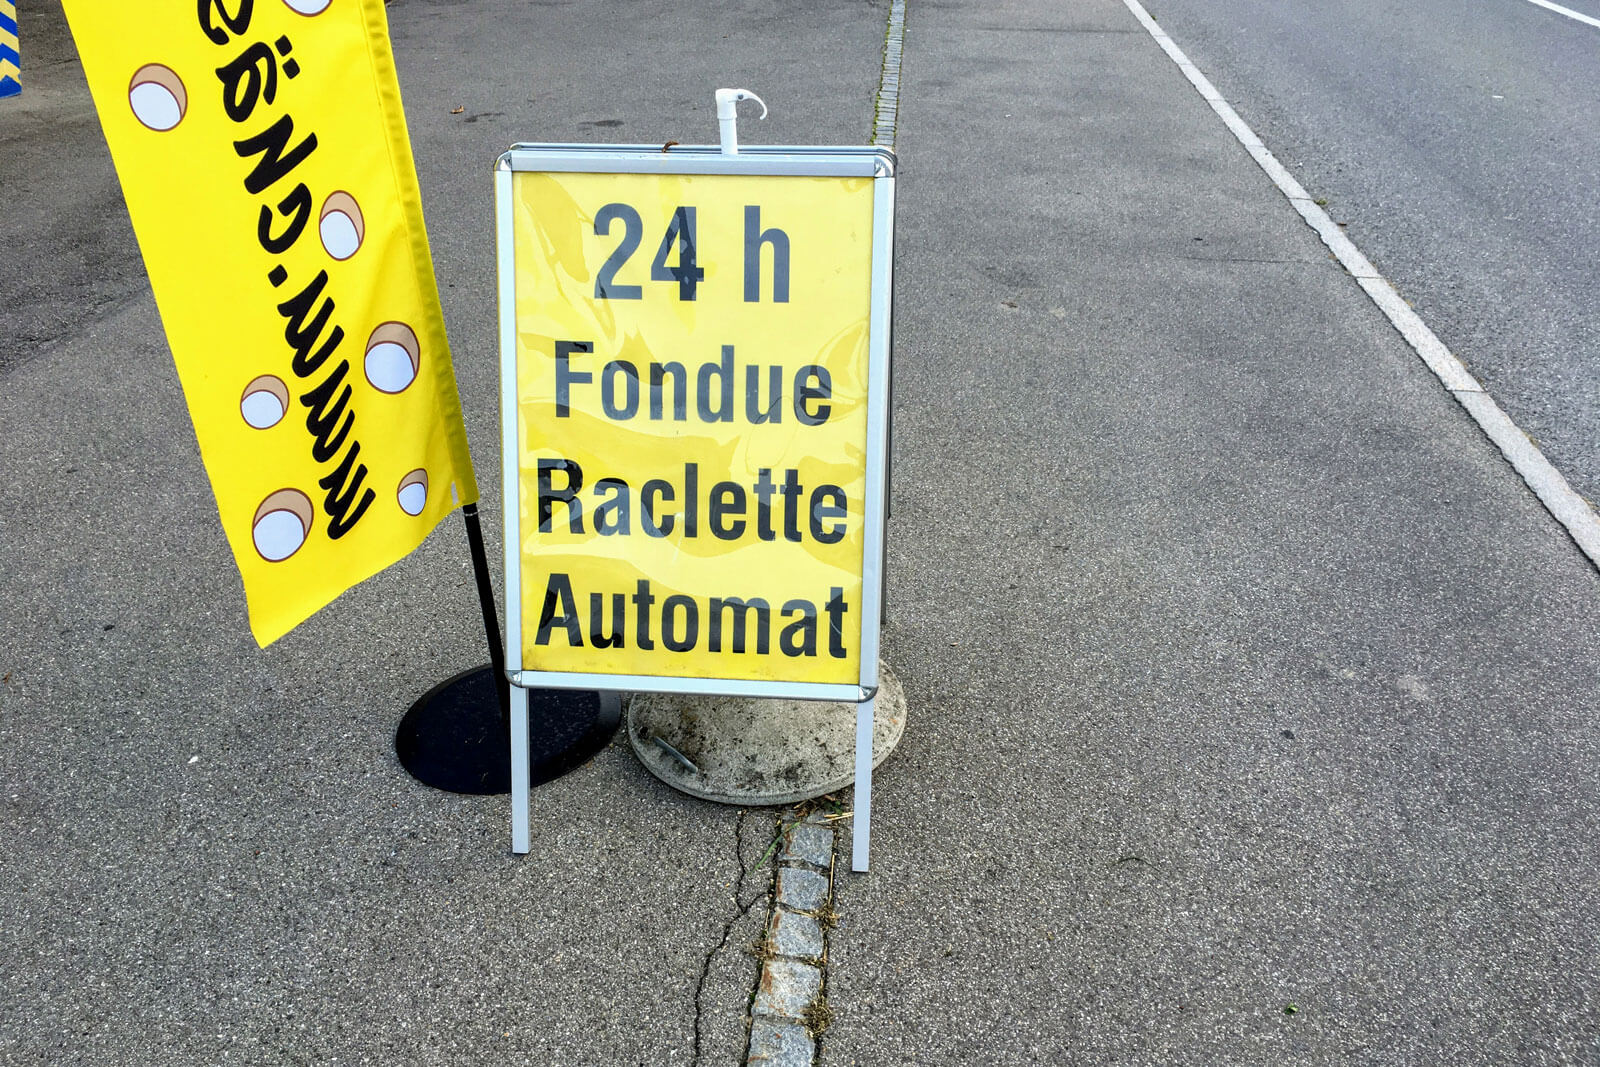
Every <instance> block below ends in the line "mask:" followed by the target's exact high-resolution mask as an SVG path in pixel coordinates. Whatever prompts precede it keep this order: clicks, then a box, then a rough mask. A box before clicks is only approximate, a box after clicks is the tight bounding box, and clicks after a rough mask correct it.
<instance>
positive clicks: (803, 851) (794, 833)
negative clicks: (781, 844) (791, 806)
mask: <svg viewBox="0 0 1600 1067" xmlns="http://www.w3.org/2000/svg"><path fill="white" fill-rule="evenodd" d="M781 858H782V859H783V860H784V861H785V862H788V863H794V862H799V863H809V864H811V865H812V866H813V867H821V868H822V869H823V870H827V869H828V867H829V865H830V864H832V863H833V829H832V828H831V827H827V826H818V825H817V824H816V823H809V822H799V823H795V824H793V825H792V826H791V827H790V828H789V843H788V845H787V846H785V848H784V850H783V856H782V857H781Z"/></svg>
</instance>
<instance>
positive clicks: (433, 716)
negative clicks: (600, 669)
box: [394, 504, 622, 796]
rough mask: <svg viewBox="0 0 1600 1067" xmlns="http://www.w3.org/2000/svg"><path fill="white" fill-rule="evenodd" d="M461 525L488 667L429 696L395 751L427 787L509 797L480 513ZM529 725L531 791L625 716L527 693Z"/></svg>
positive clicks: (608, 706) (593, 748)
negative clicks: (481, 621) (470, 565)
mask: <svg viewBox="0 0 1600 1067" xmlns="http://www.w3.org/2000/svg"><path fill="white" fill-rule="evenodd" d="M461 519H462V522H464V523H465V524H466V527H467V545H468V547H469V548H470V549H471V552H472V574H473V578H474V579H475V580H476V582H477V585H478V603H479V606H480V607H481V608H482V609H483V630H484V636H485V637H486V638H487V639H488V642H489V662H488V664H486V665H485V666H481V667H473V668H472V669H470V670H465V671H462V672H461V673H460V674H457V675H453V676H451V677H449V678H446V679H445V680H444V681H442V682H440V683H439V684H438V685H436V686H434V687H433V688H432V689H430V690H428V691H427V692H426V693H424V694H423V695H422V696H421V697H420V698H419V699H418V700H417V702H416V703H415V704H413V705H411V709H410V710H409V711H407V712H406V713H405V716H404V717H403V718H401V720H400V726H399V728H398V729H397V730H396V731H395V736H394V747H395V753H396V754H397V755H398V756H399V757H400V763H401V765H402V766H403V767H405V769H406V770H407V771H409V772H410V773H411V776H412V777H413V778H415V779H417V781H419V782H422V783H423V784H424V785H430V786H433V787H434V788H435V789H444V790H447V791H449V792H451V793H473V794H477V795H479V796H488V795H492V794H496V793H509V792H511V685H510V682H509V681H508V680H507V679H506V655H505V643H504V641H503V640H502V638H501V634H500V613H499V611H498V609H497V608H496V607H495V601H494V586H493V585H492V584H491V583H490V581H489V557H488V554H487V553H486V552H484V549H483V528H482V526H480V525H479V523H478V505H477V504H467V505H465V506H463V507H462V509H461ZM507 610H508V611H514V610H516V605H507ZM528 717H529V724H528V733H529V737H530V741H529V746H530V748H531V749H532V751H531V752H530V753H529V761H528V765H529V772H530V775H529V776H530V778H531V779H532V781H531V783H530V784H532V785H538V784H540V783H542V782H548V781H550V780H552V779H554V778H559V777H561V776H562V775H563V774H566V773H567V772H568V771H570V770H573V769H575V768H577V767H580V766H582V765H583V764H584V763H587V762H588V761H589V760H590V759H591V758H593V756H594V755H595V753H597V752H599V751H600V750H601V749H602V748H604V747H605V746H606V744H607V743H608V742H609V741H610V740H611V735H612V734H614V733H616V731H617V725H618V724H619V723H620V722H621V721H622V708H621V702H620V701H619V700H617V699H616V697H615V696H614V695H613V694H608V693H598V692H595V691H593V690H581V689H530V690H529V691H528Z"/></svg>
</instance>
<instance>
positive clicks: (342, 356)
mask: <svg viewBox="0 0 1600 1067" xmlns="http://www.w3.org/2000/svg"><path fill="white" fill-rule="evenodd" d="M66 7H67V15H68V17H69V19H70V20H71V24H72V31H73V36H74V39H75V40H76V42H77V46H78V51H79V54H80V55H81V56H82V58H83V66H84V72H85V74H86V75H87V77H88V82H89V88H90V90H91V92H92V93H93V95H94V101H95V106H96V108H97V110H98V111H99V113H100V122H101V125H102V126H103V128H104V130H105V135H106V142H107V143H108V144H109V145H110V148H111V154H112V157H113V159H114V160H115V161H116V165H117V172H118V174H119V175H120V176H121V179H122V189H123V193H124V195H125V197H126V199H127V204H128V213H129V215H130V216H131V217H132V219H133V227H134V230H135V232H136V233H137V235H138V238H139V246H140V249H141V250H142V251H143V253H144V261H145V266H146V268H147V270H148V272H149V275H150V284H151V287H152V289H153V290H154V293H155V298H156V303H157V305H158V306H159V307H160V309H161V319H162V323H163V325H164V326H165V327H166V334H167V341H168V343H169V345H170V346H171V349H172V355H173V359H174V360H175V361H176V363H177V367H178V373H179V377H180V378H181V379H182V382H183V390H184V394H185V396H186V397H187V399H188V403H189V410H190V414H191V416H192V417H193V419H194V428H195V435H196V437H197V438H198V439H199V444H200V453H201V456H202V457H203V458H204V460H205V464H206V469H207V471H208V472H209V474H210V476H211V485H212V489H213V491H214V492H215V494H216V498H217V506H218V510H219V511H220V513H221V517H222V528H223V530H224V531H225V533H226V534H227V537H228V540H229V542H230V543H231V545H232V547H233V551H234V557H235V559H236V560H237V561H238V565H239V571H240V574H241V575H242V577H243V579H244V587H245V594H246V597H247V599H248V601H249V607H250V625H251V627H252V629H253V630H254V632H255V635H256V637H257V639H258V640H259V641H260V642H261V643H262V644H267V643H270V642H271V641H273V640H276V639H277V638H278V637H280V636H282V635H283V634H284V633H285V632H287V631H288V630H289V629H290V628H292V627H293V626H295V625H296V624H297V623H299V622H300V621H301V620H303V619H304V618H306V617H307V616H308V615H310V614H311V613H312V612H314V611H316V610H317V609H318V608H320V607H322V606H323V605H324V604H326V603H328V602H329V601H330V600H332V599H333V598H334V597H336V596H338V595H339V593H341V592H342V591H343V590H345V589H347V588H349V587H350V586H351V585H354V584H355V583H357V582H359V581H361V580H362V579H364V578H366V577H368V576H370V575H372V574H373V573H375V572H377V571H378V570H380V569H382V568H383V567H386V566H388V565H389V564H390V563H393V562H394V561H395V560H397V559H399V558H401V557H402V556H404V555H405V554H406V553H408V552H410V551H411V550H412V549H413V548H415V547H416V546H417V545H418V544H419V543H421V541H422V539H423V538H424V537H426V536H427V534H428V531H430V530H431V529H433V527H434V525H435V524H436V523H437V522H438V521H439V520H440V519H441V518H442V517H443V516H445V515H447V514H449V512H450V511H451V510H452V508H453V507H454V504H453V503H452V501H451V493H452V488H454V489H455V491H456V493H457V496H458V500H459V502H460V503H471V502H473V501H474V500H475V499H476V496H477V487H476V485H475V484H474V481H473V476H472V464H471V460H470V457H469V456H468V453H467V441H466V435H465V433H464V432H463V430H462V425H461V408H460V401H459V399H458V398H457V395H456V388H455V375H454V372H453V370H452V369H451V363H450V351H449V347H448V345H447V343H446V340H445V333H444V321H443V318H442V316H441V315H440V311H439V297H438V292H437V290H436V288H435V285H434V280H433V264H432V262H431V259H430V257H429V253H428V242H427V234H426V232H425V231H424V229H423V221H422V207H421V198H420V195H419V193H418V190H417V179H416V174H415V172H414V170H413V169H412V163H411V148H410V143H409V141H408V139H407V136H406V128H405V117H404V113H403V111H402V108H401V103H400V91H399V87H398V85H397V83H396V80H395V72H394V63H393V59H392V57H391V55H390V50H389V39H388V28H387V24H386V21H385V17H384V9H383V4H382V3H381V2H380V0H336V2H331V0H286V2H283V3H278V2H274V3H262V2H256V3H252V2H250V0H238V2H230V0H201V2H200V3H199V4H198V6H197V5H195V4H156V5H143V6H135V5H130V4H126V3H113V2H111V0H68V2H67V5H66Z"/></svg>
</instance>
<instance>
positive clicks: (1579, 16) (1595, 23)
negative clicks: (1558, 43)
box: [1528, 0, 1600, 27]
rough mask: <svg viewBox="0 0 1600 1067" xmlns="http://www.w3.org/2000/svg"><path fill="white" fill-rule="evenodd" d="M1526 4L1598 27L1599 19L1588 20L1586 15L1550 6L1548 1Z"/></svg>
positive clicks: (1565, 8) (1533, 1)
mask: <svg viewBox="0 0 1600 1067" xmlns="http://www.w3.org/2000/svg"><path fill="white" fill-rule="evenodd" d="M1528 3H1530V4H1536V5H1538V6H1539V7H1542V8H1544V9H1545V10H1547V11H1554V12H1555V13H1556V14H1558V15H1565V16H1567V18H1569V19H1577V20H1578V21H1579V22H1587V23H1588V24H1589V25H1591V26H1595V27H1600V19H1593V18H1590V17H1589V16H1588V15H1585V14H1583V13H1581V12H1578V11H1574V10H1572V8H1570V7H1562V6H1561V5H1560V4H1552V3H1551V2H1550V0H1528Z"/></svg>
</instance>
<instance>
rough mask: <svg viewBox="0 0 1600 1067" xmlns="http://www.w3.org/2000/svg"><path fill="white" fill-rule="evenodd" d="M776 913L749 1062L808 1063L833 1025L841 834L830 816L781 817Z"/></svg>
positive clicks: (786, 1066) (798, 1066) (796, 1066)
mask: <svg viewBox="0 0 1600 1067" xmlns="http://www.w3.org/2000/svg"><path fill="white" fill-rule="evenodd" d="M779 833H780V835H781V836H782V839H783V848H782V850H781V851H780V852H779V854H778V871H777V876H776V878H775V879H774V883H773V885H774V889H773V899H772V916H771V918H770V920H769V921H768V923H767V926H766V935H765V938H764V940H763V942H762V944H761V946H760V951H761V953H762V955H763V958H764V960H763V963H762V967H761V979H760V982H759V983H758V985H757V987H756V994H755V999H754V1001H753V1002H752V1003H751V1008H750V1014H751V1020H750V1045H749V1050H748V1053H747V1055H746V1058H745V1062H746V1063H750V1064H775V1065H782V1067H809V1065H810V1064H812V1063H814V1062H815V1059H816V1050H817V1039H818V1038H819V1037H820V1036H821V1034H822V1031H823V1030H825V1029H826V1028H827V1023H828V1018H829V1010H828V1006H827V972H826V966H827V961H828V939H827V926H828V922H829V920H830V918H831V915H832V905H833V867H834V864H833V853H834V846H835V834H834V831H833V827H832V826H831V825H830V824H829V823H828V822H827V821H826V820H825V818H824V817H823V816H819V815H812V816H809V817H807V818H805V819H794V820H790V819H786V820H785V821H783V822H781V823H780V826H779Z"/></svg>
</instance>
